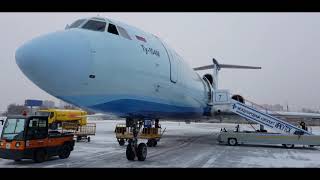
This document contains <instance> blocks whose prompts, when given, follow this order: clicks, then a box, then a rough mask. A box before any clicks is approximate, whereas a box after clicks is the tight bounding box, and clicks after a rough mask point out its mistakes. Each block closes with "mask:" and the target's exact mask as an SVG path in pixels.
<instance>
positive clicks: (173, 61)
mask: <svg viewBox="0 0 320 180" xmlns="http://www.w3.org/2000/svg"><path fill="white" fill-rule="evenodd" d="M168 54H169V58H170V80H171V82H173V83H176V82H177V81H178V68H179V66H178V63H179V61H178V59H177V57H176V56H175V55H174V54H173V53H172V51H170V50H169V51H168Z"/></svg>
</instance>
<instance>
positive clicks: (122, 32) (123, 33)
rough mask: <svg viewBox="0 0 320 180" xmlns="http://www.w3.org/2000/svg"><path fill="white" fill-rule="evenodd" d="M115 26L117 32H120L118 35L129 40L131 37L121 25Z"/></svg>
mask: <svg viewBox="0 0 320 180" xmlns="http://www.w3.org/2000/svg"><path fill="white" fill-rule="evenodd" d="M117 27H118V30H119V33H120V35H121V36H122V37H124V38H127V39H130V40H131V37H130V36H129V34H128V32H127V31H126V30H125V29H124V28H123V27H120V26H117Z"/></svg>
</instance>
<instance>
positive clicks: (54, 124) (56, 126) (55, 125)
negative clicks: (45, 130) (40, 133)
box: [49, 123, 58, 130]
mask: <svg viewBox="0 0 320 180" xmlns="http://www.w3.org/2000/svg"><path fill="white" fill-rule="evenodd" d="M49 129H52V130H57V129H58V123H52V124H50V125H49Z"/></svg>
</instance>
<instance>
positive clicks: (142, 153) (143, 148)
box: [126, 119, 147, 161]
mask: <svg viewBox="0 0 320 180" xmlns="http://www.w3.org/2000/svg"><path fill="white" fill-rule="evenodd" d="M130 120H131V121H132V123H130V125H131V128H132V131H133V132H132V133H133V138H132V139H130V140H129V141H128V142H129V143H128V145H127V150H126V156H127V159H128V160H129V161H133V160H134V159H135V157H137V158H138V160H139V161H144V160H145V159H146V158H147V145H146V144H145V143H140V144H139V145H138V133H139V131H140V128H141V127H142V124H143V122H142V121H138V120H133V119H130Z"/></svg>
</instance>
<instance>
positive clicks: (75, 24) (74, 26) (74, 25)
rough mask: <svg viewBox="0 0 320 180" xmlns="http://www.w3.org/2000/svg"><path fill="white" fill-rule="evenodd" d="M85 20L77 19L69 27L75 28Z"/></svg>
mask: <svg viewBox="0 0 320 180" xmlns="http://www.w3.org/2000/svg"><path fill="white" fill-rule="evenodd" d="M84 21H85V19H79V20H77V21H75V22H74V23H72V24H71V25H70V26H69V28H77V27H79V26H80V25H81V24H82V23H83V22H84Z"/></svg>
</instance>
